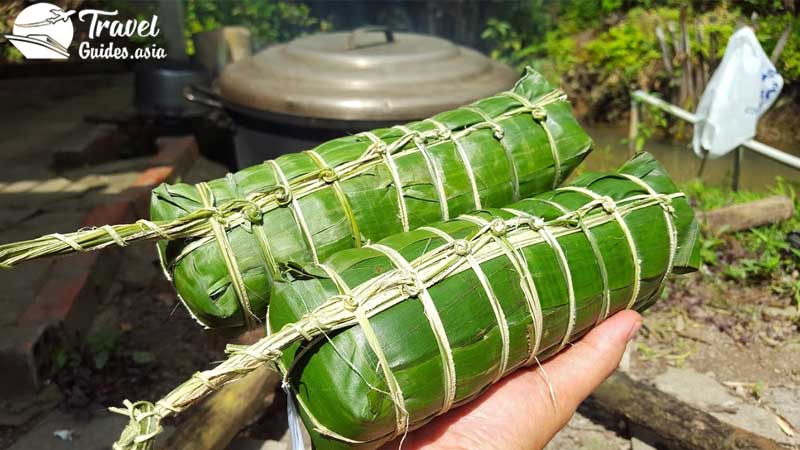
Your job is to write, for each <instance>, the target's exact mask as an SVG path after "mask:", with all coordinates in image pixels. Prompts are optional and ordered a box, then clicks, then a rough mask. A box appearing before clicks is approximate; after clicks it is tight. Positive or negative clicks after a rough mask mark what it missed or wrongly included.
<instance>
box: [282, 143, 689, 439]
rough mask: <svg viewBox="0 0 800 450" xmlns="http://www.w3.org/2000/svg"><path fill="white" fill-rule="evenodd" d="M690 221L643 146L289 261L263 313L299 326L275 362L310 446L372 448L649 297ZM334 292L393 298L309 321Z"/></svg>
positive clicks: (675, 263)
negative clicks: (507, 196) (444, 217)
mask: <svg viewBox="0 0 800 450" xmlns="http://www.w3.org/2000/svg"><path fill="white" fill-rule="evenodd" d="M628 176H631V177H632V178H628ZM643 183H644V184H643ZM594 196H597V197H594ZM576 211H577V213H575V212H576ZM528 215H530V217H529V216H528ZM520 217H522V218H520ZM697 233H698V225H697V222H696V221H695V218H694V214H693V211H692V208H691V207H690V205H689V204H688V202H687V201H686V199H685V197H683V195H682V194H681V193H680V192H679V191H678V190H677V188H676V187H675V185H674V184H673V183H672V182H671V180H670V179H669V177H668V176H667V175H666V173H665V172H664V170H663V168H662V167H661V166H660V165H659V164H658V163H657V162H656V161H655V160H654V159H653V158H652V157H651V156H650V155H648V154H642V155H640V156H638V157H636V158H634V159H633V160H631V161H630V162H628V163H627V164H626V165H624V166H623V167H622V168H621V169H620V170H619V172H618V173H617V174H605V175H604V174H585V175H583V176H581V177H579V178H578V179H577V180H575V182H574V183H573V184H572V185H571V187H566V188H560V189H556V190H554V191H551V192H547V193H544V194H540V195H537V196H534V197H532V198H529V199H526V200H522V201H520V202H518V203H516V204H513V205H510V206H509V207H507V208H503V209H484V210H480V211H477V212H473V213H470V214H469V215H465V216H462V217H460V218H458V219H455V220H450V221H447V222H440V223H436V224H433V225H431V226H429V227H423V228H421V229H417V230H414V231H411V232H407V233H400V234H396V235H393V236H390V237H388V238H386V239H384V240H382V241H380V242H379V243H378V244H376V245H373V246H366V247H363V248H358V249H350V250H344V251H340V252H338V253H336V254H334V255H333V256H331V257H330V258H329V259H328V260H327V261H325V262H324V264H307V265H304V266H293V267H292V270H291V275H292V281H291V282H278V283H276V284H275V289H274V291H273V294H272V303H271V307H270V311H269V317H268V323H269V326H270V327H271V329H272V330H279V329H281V328H284V329H286V328H285V326H287V324H289V325H288V327H289V328H292V327H294V328H297V329H298V330H299V333H300V334H306V335H307V336H308V338H310V339H311V340H310V342H301V343H295V344H293V345H292V346H290V347H289V348H288V349H286V350H284V351H283V355H282V357H281V359H280V366H281V368H282V370H284V372H286V373H287V375H286V378H287V381H288V382H289V384H290V385H291V387H292V389H293V392H294V393H295V395H296V399H297V401H298V404H299V406H300V412H301V415H302V417H303V420H304V422H305V424H306V426H307V428H308V429H309V431H310V433H311V436H312V440H313V442H314V446H315V448H316V449H334V448H350V447H351V446H353V447H356V448H376V447H378V446H379V445H381V444H382V443H385V442H386V441H388V440H390V439H392V438H393V437H395V436H398V435H402V434H403V432H404V431H405V430H406V428H407V429H414V428H417V427H419V426H422V425H423V424H425V423H426V422H428V421H429V420H430V419H432V418H433V417H435V416H436V415H438V414H441V413H442V412H444V411H445V410H447V409H449V408H451V407H455V406H458V405H460V404H463V403H466V402H468V401H470V400H471V399H473V398H475V396H477V395H479V394H480V393H481V392H483V391H484V390H485V389H486V388H487V387H488V386H490V385H491V384H492V383H493V382H495V381H497V380H498V379H500V378H501V377H502V376H504V375H507V374H509V373H510V372H512V371H513V370H514V369H516V368H518V367H521V366H523V365H527V364H530V363H531V362H533V361H534V359H533V358H534V356H535V357H538V358H539V359H540V360H543V359H546V358H548V357H550V356H552V355H554V354H555V353H556V352H558V351H559V350H560V349H561V348H563V347H564V345H566V344H567V343H568V342H570V341H573V340H575V339H578V338H579V337H580V336H582V335H583V334H584V333H586V332H587V331H588V330H589V329H590V328H592V327H593V326H594V325H595V324H597V323H598V322H599V321H601V320H602V319H603V318H605V317H607V315H609V314H613V313H614V312H617V311H619V310H621V309H624V308H635V309H637V310H643V309H645V308H647V307H649V306H650V305H651V304H652V303H653V302H655V301H656V299H657V298H658V297H659V293H660V291H661V288H662V286H663V281H664V279H665V278H666V276H667V274H668V273H669V272H670V271H674V272H679V273H682V272H687V271H691V270H694V269H695V268H696V267H697V264H698V253H697V248H696V245H695V240H696V238H697ZM449 239H453V240H454V241H453V242H450V243H448V240H449ZM470 260H471V261H470ZM403 277H407V278H408V280H407V282H406V281H403V282H401V283H400V284H399V285H398V282H397V280H398V279H400V280H404V278H403ZM392 280H394V281H392ZM353 292H356V294H355V296H354V297H352V295H353ZM394 297H397V298H403V297H411V298H407V299H406V300H402V301H398V300H392V301H388V302H387V300H386V299H389V298H394ZM337 298H340V299H342V300H341V301H342V302H344V304H345V305H347V304H348V302H354V305H353V311H355V314H356V316H357V317H358V314H359V311H362V306H359V305H364V306H363V309H364V310H367V309H368V308H369V307H368V306H367V305H368V304H369V302H375V303H374V304H375V305H380V304H384V305H388V304H390V305H391V306H382V307H380V308H378V309H373V310H372V312H371V313H368V314H367V313H362V315H361V317H360V318H358V320H357V322H358V324H357V325H355V326H350V327H347V328H344V329H341V330H338V331H332V332H328V334H326V335H324V336H320V335H319V333H313V335H312V333H311V332H312V331H313V330H314V327H313V326H305V325H307V324H305V322H308V321H309V320H311V318H313V317H314V314H315V313H312V311H314V310H315V309H316V308H317V307H319V306H320V305H323V304H326V303H327V304H330V302H331V300H336V299H337ZM348 299H349V300H348ZM366 299H371V300H369V301H367V300H366ZM380 299H383V300H380ZM361 302H367V303H361ZM537 309H538V311H537ZM317 310H318V309H317ZM318 311H319V310H318ZM376 311H378V312H376ZM298 320H299V321H300V322H298ZM314 320H317V319H314ZM292 323H296V324H295V325H294V326H293V325H291V324H292ZM299 323H303V324H305V325H303V326H298V325H297V324H299ZM323 329H327V330H331V328H329V327H325V326H323V325H320V328H319V330H323ZM304 330H305V331H304ZM320 332H323V331H320Z"/></svg>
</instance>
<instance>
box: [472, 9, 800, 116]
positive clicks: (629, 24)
mask: <svg viewBox="0 0 800 450" xmlns="http://www.w3.org/2000/svg"><path fill="white" fill-rule="evenodd" d="M684 5H686V2H679V1H673V0H662V1H655V0H568V1H563V2H556V1H548V0H531V1H528V2H522V3H520V4H519V5H517V7H515V8H509V12H508V13H507V16H505V17H496V18H493V19H491V20H489V21H488V22H487V28H486V30H485V31H484V33H483V35H482V36H483V38H484V39H485V40H486V41H488V42H489V43H490V44H491V45H493V46H494V50H493V51H492V53H491V54H492V56H493V57H495V58H498V59H501V60H504V61H506V62H508V63H510V64H512V65H515V66H524V65H528V64H530V65H533V66H534V67H535V68H537V69H538V70H540V71H542V72H543V73H544V74H545V76H547V77H548V78H549V79H550V80H551V81H555V80H560V81H561V84H562V85H563V86H564V87H565V88H566V89H567V90H568V91H569V93H570V94H571V95H572V97H574V98H580V99H581V101H584V102H587V103H588V104H589V106H590V108H591V109H592V111H590V112H592V113H594V114H591V115H593V116H598V117H605V118H606V119H614V118H615V117H609V114H611V115H612V116H613V115H614V114H617V113H619V112H622V111H627V110H628V92H629V91H630V89H631V88H632V87H634V86H635V87H639V88H644V89H648V90H650V91H656V92H661V93H664V94H667V93H668V91H669V89H670V88H671V87H672V86H671V84H673V82H672V81H671V80H672V79H678V78H679V77H680V73H681V70H682V65H681V64H680V63H679V58H677V57H676V55H675V54H674V52H673V55H672V56H673V57H674V60H673V66H674V68H675V71H676V73H675V75H674V76H669V74H668V72H667V70H666V67H665V64H664V62H663V60H662V51H661V46H660V43H659V41H658V39H657V37H656V32H655V30H656V28H657V27H661V28H662V29H663V30H664V32H665V34H666V39H667V41H668V45H669V46H670V48H671V47H672V40H673V36H672V34H671V33H670V24H672V25H673V28H676V27H675V26H674V25H675V24H676V23H678V22H679V17H680V8H681V7H683V6H684ZM687 6H688V8H689V9H688V11H687V13H688V17H689V20H687V34H688V37H689V41H690V47H691V53H692V58H693V63H694V65H695V67H697V64H698V63H699V62H700V57H702V58H703V59H704V61H705V62H706V63H708V62H709V61H710V60H713V61H718V60H719V59H720V58H721V57H722V55H723V53H724V51H725V43H726V42H727V40H728V38H729V37H730V35H731V34H732V33H733V32H734V31H735V30H736V28H737V27H738V26H739V24H745V23H748V24H749V23H751V22H752V20H751V17H757V19H756V20H755V24H756V34H757V36H758V38H759V40H760V41H761V44H762V46H763V47H764V49H765V51H766V52H767V53H768V54H769V53H771V52H772V50H773V49H774V48H775V46H776V45H777V42H778V39H779V38H780V35H781V33H783V31H784V29H786V27H787V25H789V24H790V23H791V24H792V25H793V28H792V34H791V36H790V37H789V39H788V41H787V43H786V47H785V48H784V50H783V53H782V56H781V58H780V59H779V61H778V64H777V68H778V70H779V71H780V72H781V74H782V75H783V76H784V79H785V80H786V82H787V84H788V85H791V84H793V83H797V82H798V81H800V18H798V17H795V16H794V15H792V14H791V12H790V11H788V10H787V9H786V8H785V7H784V6H783V3H782V2H776V1H771V0H749V1H744V2H735V3H731V2H725V1H703V2H692V3H689V4H688V5H687ZM531 14H534V15H538V16H540V17H538V18H537V19H536V21H533V22H531V24H530V25H528V24H526V23H520V22H522V21H524V20H526V18H527V17H529V16H530V15H531ZM753 14H755V16H753ZM675 33H676V34H678V35H679V30H676V31H675Z"/></svg>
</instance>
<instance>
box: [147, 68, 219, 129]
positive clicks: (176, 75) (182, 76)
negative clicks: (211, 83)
mask: <svg viewBox="0 0 800 450" xmlns="http://www.w3.org/2000/svg"><path fill="white" fill-rule="evenodd" d="M204 83H208V77H207V76H206V73H205V71H204V70H203V68H202V67H200V66H197V65H194V64H190V63H188V62H178V61H170V60H166V61H148V62H141V63H139V64H137V65H136V67H135V68H134V94H133V95H134V99H133V101H134V105H135V106H136V109H137V111H138V112H139V113H140V114H143V115H146V116H158V117H167V118H186V117H197V116H200V115H201V114H203V112H204V111H205V108H203V107H201V106H199V105H197V104H194V103H191V102H187V101H186V99H185V98H184V95H183V92H184V89H185V88H186V86H189V85H193V84H204Z"/></svg>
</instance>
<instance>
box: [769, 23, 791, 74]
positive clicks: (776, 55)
mask: <svg viewBox="0 0 800 450" xmlns="http://www.w3.org/2000/svg"><path fill="white" fill-rule="evenodd" d="M791 33H792V22H789V23H788V24H786V28H784V29H783V33H781V37H780V38H778V43H777V44H775V48H774V49H773V50H772V55H771V56H770V57H769V60H770V61H771V62H772V64H777V63H778V59H780V57H781V53H783V49H784V47H786V42H787V41H788V40H789V35H790V34H791Z"/></svg>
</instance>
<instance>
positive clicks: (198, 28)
mask: <svg viewBox="0 0 800 450" xmlns="http://www.w3.org/2000/svg"><path fill="white" fill-rule="evenodd" d="M183 2H184V14H185V20H186V34H187V51H188V52H189V53H190V54H192V53H194V44H193V42H192V40H191V35H192V34H194V33H199V32H202V31H209V30H213V29H216V28H219V27H221V26H225V25H242V26H245V27H247V28H248V29H249V30H250V32H251V36H252V39H253V43H254V44H255V46H256V47H257V48H258V47H263V46H265V45H267V44H269V43H272V42H282V41H287V40H290V39H292V38H294V37H296V36H298V35H300V34H302V33H305V32H308V31H313V30H320V29H323V30H324V29H325V28H327V26H328V25H327V23H326V22H324V21H320V20H319V19H317V18H315V17H312V16H311V11H310V9H309V7H308V6H306V5H305V4H303V3H295V2H286V1H275V0H239V1H235V2H219V1H214V0H183Z"/></svg>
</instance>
